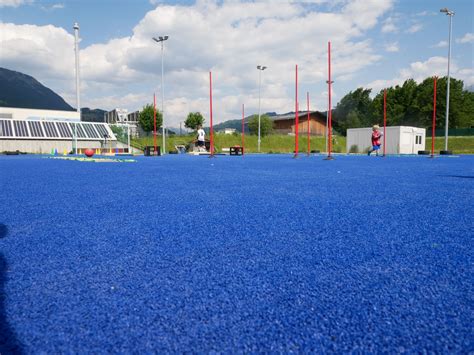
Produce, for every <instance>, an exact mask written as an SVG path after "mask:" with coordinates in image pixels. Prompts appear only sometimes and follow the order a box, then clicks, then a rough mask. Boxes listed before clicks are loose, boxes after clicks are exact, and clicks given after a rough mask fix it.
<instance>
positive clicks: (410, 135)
mask: <svg viewBox="0 0 474 355" xmlns="http://www.w3.org/2000/svg"><path fill="white" fill-rule="evenodd" d="M380 132H381V133H383V127H380ZM371 137H372V127H368V128H350V129H348V130H347V140H346V148H347V152H348V153H366V152H367V151H368V150H369V149H370V148H371V146H372V143H371ZM383 141H384V139H383V137H382V138H381V139H380V142H381V143H382V146H381V147H380V151H381V152H383ZM425 143H426V129H424V128H417V127H407V126H393V127H387V128H386V133H385V144H386V148H385V153H386V154H418V151H420V150H425Z"/></svg>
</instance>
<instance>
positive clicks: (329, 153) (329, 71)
mask: <svg viewBox="0 0 474 355" xmlns="http://www.w3.org/2000/svg"><path fill="white" fill-rule="evenodd" d="M327 83H328V94H329V95H328V99H329V100H328V101H329V102H328V106H329V107H328V111H329V117H328V120H329V127H328V131H329V139H328V140H329V141H328V143H329V145H328V156H327V158H326V160H332V159H334V158H333V157H332V156H331V150H332V149H331V148H332V141H331V139H332V109H331V84H332V83H333V81H331V42H328V81H327Z"/></svg>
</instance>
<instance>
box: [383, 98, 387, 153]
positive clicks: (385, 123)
mask: <svg viewBox="0 0 474 355" xmlns="http://www.w3.org/2000/svg"><path fill="white" fill-rule="evenodd" d="M386 131H387V89H384V90H383V156H385V152H386V150H385V142H386V140H385V137H386Z"/></svg>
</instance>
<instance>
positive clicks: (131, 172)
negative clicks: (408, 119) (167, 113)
mask: <svg viewBox="0 0 474 355" xmlns="http://www.w3.org/2000/svg"><path fill="white" fill-rule="evenodd" d="M0 187H1V194H0V334H1V335H0V344H1V345H0V346H1V347H0V352H2V350H3V352H6V351H7V350H8V349H14V348H16V349H17V350H23V351H24V352H26V353H33V352H35V353H37V352H46V353H53V352H66V351H68V352H71V353H74V352H81V353H84V352H130V351H137V352H146V351H172V352H175V351H194V352H212V351H217V352H229V351H232V352H239V351H240V352H241V351H259V352H264V351H265V352H270V351H282V352H288V351H296V352H302V351H305V352H307V351H326V352H327V351H337V352H343V351H356V352H357V351H358V352H402V351H414V352H421V351H427V352H433V351H435V352H463V353H468V352H469V351H473V350H474V345H473V343H474V342H473V332H472V324H473V321H474V319H473V318H474V317H473V314H474V306H473V305H474V292H473V291H474V290H473V279H474V278H473V276H474V273H473V265H474V259H473V230H474V224H473V216H474V203H473V200H474V199H473V197H474V157H467V156H461V157H458V158H439V159H428V158H425V157H388V158H376V157H367V156H359V157H344V156H340V157H337V159H336V160H334V161H330V162H328V161H323V160H322V157H319V156H318V157H311V158H306V157H302V158H300V159H296V160H295V159H291V158H290V156H289V155H266V156H246V157H244V158H241V157H222V156H220V157H218V158H216V159H209V158H207V157H192V156H166V157H162V158H144V157H143V158H138V162H137V163H127V164H125V163H124V164H99V163H82V162H76V161H60V160H52V159H44V158H39V157H24V156H20V157H14V156H8V157H0Z"/></svg>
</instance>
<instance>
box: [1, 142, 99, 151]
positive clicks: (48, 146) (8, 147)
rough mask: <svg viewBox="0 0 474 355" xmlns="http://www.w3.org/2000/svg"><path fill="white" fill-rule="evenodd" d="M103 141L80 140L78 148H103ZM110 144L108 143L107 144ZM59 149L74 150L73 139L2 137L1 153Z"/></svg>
mask: <svg viewBox="0 0 474 355" xmlns="http://www.w3.org/2000/svg"><path fill="white" fill-rule="evenodd" d="M102 145H103V142H101V141H78V142H77V148H78V149H85V148H93V149H98V148H101V147H102ZM107 146H108V145H107ZM55 149H56V150H57V151H58V153H61V154H62V153H63V152H64V151H67V152H69V151H72V142H71V141H64V140H62V141H60V140H57V141H54V140H49V141H47V140H20V139H0V153H1V152H15V151H17V150H18V151H20V152H22V153H33V154H50V153H51V151H54V150H55Z"/></svg>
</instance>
